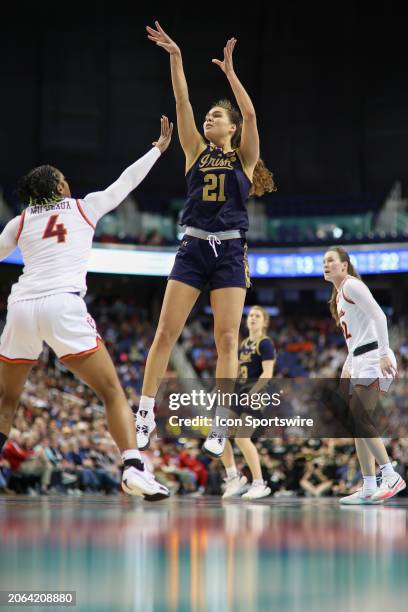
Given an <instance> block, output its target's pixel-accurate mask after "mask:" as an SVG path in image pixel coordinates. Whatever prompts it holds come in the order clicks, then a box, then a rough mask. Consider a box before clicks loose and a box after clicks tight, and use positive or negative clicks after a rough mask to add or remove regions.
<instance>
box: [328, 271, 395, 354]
mask: <svg viewBox="0 0 408 612" xmlns="http://www.w3.org/2000/svg"><path fill="white" fill-rule="evenodd" d="M337 312H338V315H339V319H340V325H341V328H342V330H343V334H344V337H345V340H346V343H347V348H348V352H349V357H350V358H351V356H352V354H353V351H354V350H355V349H356V348H358V347H360V346H363V345H365V344H368V343H370V342H374V341H377V342H378V350H379V355H380V357H383V356H385V355H387V354H388V348H389V343H388V329H387V318H386V316H385V314H384V313H383V311H382V310H381V308H380V306H379V305H378V304H377V302H376V301H375V299H374V297H373V295H372V293H371V291H370V290H369V288H368V287H367V285H365V284H364V283H363V282H362V281H361V280H359V279H358V278H355V277H353V276H347V277H346V278H345V280H344V281H343V283H342V284H341V285H340V287H339V289H338V294H337Z"/></svg>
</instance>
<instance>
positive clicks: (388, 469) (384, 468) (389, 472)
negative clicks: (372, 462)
mask: <svg viewBox="0 0 408 612" xmlns="http://www.w3.org/2000/svg"><path fill="white" fill-rule="evenodd" d="M380 470H381V476H393V475H394V474H395V470H394V468H393V467H392V465H391V462H390V461H389V462H388V463H384V465H380Z"/></svg>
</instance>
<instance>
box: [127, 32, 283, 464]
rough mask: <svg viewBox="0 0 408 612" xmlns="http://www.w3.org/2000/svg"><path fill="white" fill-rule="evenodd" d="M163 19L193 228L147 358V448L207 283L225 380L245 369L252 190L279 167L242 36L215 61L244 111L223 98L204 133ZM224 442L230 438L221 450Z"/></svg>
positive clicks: (143, 431) (187, 214)
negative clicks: (247, 82) (168, 374)
mask: <svg viewBox="0 0 408 612" xmlns="http://www.w3.org/2000/svg"><path fill="white" fill-rule="evenodd" d="M155 25H156V29H154V28H150V27H147V32H148V38H149V39H150V40H151V41H153V42H154V43H156V44H157V45H158V46H159V47H162V48H163V49H165V50H166V51H167V52H168V53H169V55H170V68H171V78H172V84H173V92H174V96H175V99H176V109H177V129H178V134H179V138H180V143H181V146H182V148H183V151H184V154H185V158H186V179H187V201H186V204H185V208H184V211H183V216H182V219H181V224H182V225H186V226H187V228H186V232H185V235H184V237H183V240H182V243H181V246H180V247H179V250H178V252H177V255H176V260H175V263H174V267H173V269H172V271H171V273H170V276H169V281H168V283H167V288H166V292H165V295H164V301H163V305H162V310H161V313H160V320H159V323H158V327H157V331H156V335H155V338H154V341H153V344H152V346H151V348H150V351H149V355H148V358H147V363H146V369H145V375H144V381H143V390H142V397H141V400H140V405H139V410H138V412H137V417H136V422H137V432H138V444H139V448H140V449H144V448H147V447H148V445H149V437H150V435H151V433H152V432H153V430H154V429H155V420H154V412H153V408H154V401H155V400H154V398H155V396H156V393H157V389H158V386H159V382H160V379H162V378H163V376H164V374H165V371H166V368H167V364H168V361H169V358H170V353H171V351H172V348H173V346H174V344H175V343H176V341H177V338H178V337H179V335H180V333H181V331H182V329H183V327H184V325H185V322H186V319H187V317H188V315H189V314H190V312H191V309H192V308H193V306H194V304H195V302H196V300H197V298H198V296H199V294H200V292H201V291H202V289H203V288H204V287H205V285H206V284H207V283H208V284H209V288H210V292H211V293H210V296H211V306H212V310H213V314H214V338H215V344H216V349H217V357H218V358H217V366H216V377H217V381H220V380H223V381H224V382H225V381H228V383H229V381H232V384H233V379H234V378H235V376H236V373H237V369H238V360H237V354H238V332H239V325H240V322H241V317H242V310H243V306H244V301H245V295H246V289H247V287H248V286H249V284H250V283H249V273H248V263H247V255H246V251H247V246H246V240H245V232H246V231H247V229H248V215H247V210H246V201H247V199H248V196H249V194H250V193H255V194H256V195H262V194H263V193H264V192H265V191H272V190H273V189H274V188H275V187H274V183H273V179H272V175H271V173H270V172H269V170H267V169H266V168H265V166H264V164H263V162H262V161H261V160H260V159H259V135H258V128H257V122H256V114H255V109H254V106H253V104H252V102H251V99H250V98H249V96H248V94H247V92H246V91H245V89H244V87H243V85H242V84H241V82H240V81H239V79H238V77H237V75H236V73H235V71H234V67H233V61H232V54H233V50H234V47H235V44H236V40H235V38H231V39H230V40H229V41H228V42H227V44H226V46H225V47H224V59H223V60H222V61H221V60H213V62H214V63H215V64H217V65H218V66H219V67H220V68H221V70H222V71H223V72H224V73H225V75H226V77H227V79H228V81H229V83H230V85H231V89H232V91H233V93H234V95H235V98H236V101H237V103H238V106H239V109H240V112H241V114H240V113H238V112H237V111H236V110H235V109H234V108H233V107H232V105H231V104H230V103H229V102H228V101H225V100H224V101H221V102H218V103H217V104H216V105H215V106H213V107H212V108H211V109H210V110H209V111H208V113H207V115H206V118H205V122H204V136H205V139H204V138H203V137H202V136H201V134H200V132H199V131H198V129H197V127H196V123H195V120H194V114H193V109H192V107H191V104H190V100H189V96H188V88H187V82H186V78H185V75H184V70H183V62H182V58H181V51H180V48H179V47H178V46H177V44H176V43H175V42H174V41H173V40H172V39H171V38H170V37H169V36H168V35H167V34H166V33H165V32H164V30H163V29H162V28H161V27H160V25H159V23H158V22H157V21H156V24H155ZM241 115H242V117H241ZM228 390H230V389H228ZM224 444H225V440H224V441H223V443H222V448H220V449H219V450H220V452H219V454H222V451H223V450H224V448H223V446H224Z"/></svg>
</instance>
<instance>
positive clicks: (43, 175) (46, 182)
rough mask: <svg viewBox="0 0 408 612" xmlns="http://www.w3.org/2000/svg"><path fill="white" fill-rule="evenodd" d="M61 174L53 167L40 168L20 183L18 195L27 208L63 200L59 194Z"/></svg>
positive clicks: (24, 177)
mask: <svg viewBox="0 0 408 612" xmlns="http://www.w3.org/2000/svg"><path fill="white" fill-rule="evenodd" d="M60 176H61V172H60V171H59V170H57V168H54V167H53V166H48V165H45V166H38V167H37V168H33V170H30V172H28V174H26V175H25V176H23V178H22V179H20V181H19V185H18V188H17V195H18V197H19V199H20V202H21V203H22V204H24V205H25V206H27V205H28V206H35V205H40V204H49V203H51V202H55V201H56V200H60V199H61V195H60V194H58V192H57V186H58V183H59V181H60Z"/></svg>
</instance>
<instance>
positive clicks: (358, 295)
mask: <svg viewBox="0 0 408 612" xmlns="http://www.w3.org/2000/svg"><path fill="white" fill-rule="evenodd" d="M344 291H345V294H346V296H347V297H348V298H349V299H351V300H352V301H353V302H354V303H355V304H356V306H358V308H360V309H361V310H363V311H364V312H365V313H366V315H367V316H368V317H370V319H371V320H372V322H373V323H374V327H375V332H376V335H377V340H378V349H379V353H380V357H385V356H386V355H387V354H388V349H389V340H388V327H387V317H386V316H385V314H384V312H383V311H382V310H381V308H380V306H379V305H378V304H377V302H376V301H375V299H374V297H373V295H372V293H371V291H370V290H369V288H368V287H367V285H365V284H364V283H363V282H362V281H358V280H354V279H350V280H348V281H347V283H345V286H344Z"/></svg>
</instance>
